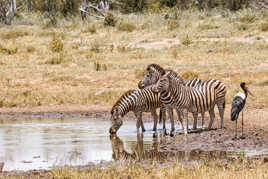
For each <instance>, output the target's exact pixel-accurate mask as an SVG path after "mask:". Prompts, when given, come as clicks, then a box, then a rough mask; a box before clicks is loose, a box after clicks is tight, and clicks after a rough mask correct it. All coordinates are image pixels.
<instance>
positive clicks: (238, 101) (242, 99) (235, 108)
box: [231, 82, 253, 139]
mask: <svg viewBox="0 0 268 179" xmlns="http://www.w3.org/2000/svg"><path fill="white" fill-rule="evenodd" d="M240 87H241V88H242V90H243V91H244V93H237V94H236V95H235V97H234V99H233V102H232V109H231V120H232V121H235V139H237V120H238V117H239V113H240V112H242V136H241V137H240V138H241V139H245V137H244V136H243V126H244V121H243V110H244V107H245V104H246V100H247V96H248V94H250V95H252V96H253V94H252V93H251V92H250V91H249V90H248V87H247V84H246V83H245V82H241V83H240Z"/></svg>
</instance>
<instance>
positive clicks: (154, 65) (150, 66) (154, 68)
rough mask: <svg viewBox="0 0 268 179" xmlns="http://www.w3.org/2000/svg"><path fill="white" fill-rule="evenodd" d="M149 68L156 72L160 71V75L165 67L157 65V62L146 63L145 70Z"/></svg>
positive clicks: (163, 72)
mask: <svg viewBox="0 0 268 179" xmlns="http://www.w3.org/2000/svg"><path fill="white" fill-rule="evenodd" d="M150 70H153V71H156V72H158V73H160V75H164V74H165V69H164V68H162V67H161V66H160V65H157V64H150V65H148V66H147V71H150Z"/></svg>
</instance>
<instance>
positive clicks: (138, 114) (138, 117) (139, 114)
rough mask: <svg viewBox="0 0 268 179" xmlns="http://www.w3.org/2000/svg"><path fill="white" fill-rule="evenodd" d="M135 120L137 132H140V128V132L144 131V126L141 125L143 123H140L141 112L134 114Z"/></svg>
mask: <svg viewBox="0 0 268 179" xmlns="http://www.w3.org/2000/svg"><path fill="white" fill-rule="evenodd" d="M134 114H135V116H136V118H137V119H138V120H137V122H136V127H137V132H138V133H139V132H140V127H141V128H142V132H144V131H145V128H144V125H143V121H142V112H135V113H134Z"/></svg>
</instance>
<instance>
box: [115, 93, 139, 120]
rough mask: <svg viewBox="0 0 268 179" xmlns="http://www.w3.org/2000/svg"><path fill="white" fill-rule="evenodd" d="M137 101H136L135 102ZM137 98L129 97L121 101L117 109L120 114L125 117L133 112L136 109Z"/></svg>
mask: <svg viewBox="0 0 268 179" xmlns="http://www.w3.org/2000/svg"><path fill="white" fill-rule="evenodd" d="M133 99H135V100H133ZM136 103H137V101H136V98H133V97H132V98H131V97H127V98H125V99H124V100H121V102H120V103H119V104H118V106H117V108H118V109H119V112H120V114H121V116H122V117H123V116H124V115H126V114H127V113H128V112H129V111H132V110H134V109H135V107H136Z"/></svg>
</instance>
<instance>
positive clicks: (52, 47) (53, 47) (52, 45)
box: [50, 36, 63, 53]
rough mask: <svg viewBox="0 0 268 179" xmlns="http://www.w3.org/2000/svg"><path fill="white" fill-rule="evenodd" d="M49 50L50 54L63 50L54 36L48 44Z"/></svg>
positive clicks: (61, 43) (59, 40)
mask: <svg viewBox="0 0 268 179" xmlns="http://www.w3.org/2000/svg"><path fill="white" fill-rule="evenodd" d="M50 50H51V51H52V52H57V53H59V52H61V51H62V50H63V42H62V40H61V39H60V38H57V37H56V36H54V37H53V39H52V41H51V42H50Z"/></svg>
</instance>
